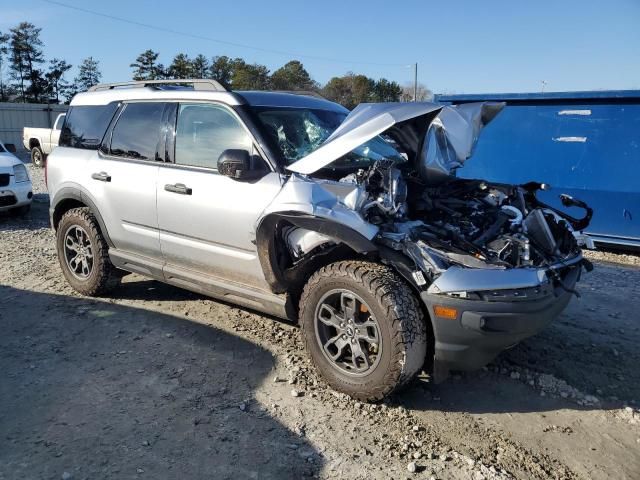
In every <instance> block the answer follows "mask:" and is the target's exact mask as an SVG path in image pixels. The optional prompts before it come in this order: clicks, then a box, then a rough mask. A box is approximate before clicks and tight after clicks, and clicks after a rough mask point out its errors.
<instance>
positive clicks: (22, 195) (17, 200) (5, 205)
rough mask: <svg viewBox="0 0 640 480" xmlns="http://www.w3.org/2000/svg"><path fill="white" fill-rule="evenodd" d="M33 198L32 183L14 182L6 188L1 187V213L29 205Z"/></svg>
mask: <svg viewBox="0 0 640 480" xmlns="http://www.w3.org/2000/svg"><path fill="white" fill-rule="evenodd" d="M32 198H33V187H32V185H31V182H20V183H14V182H12V183H10V184H9V185H7V186H6V187H0V212H3V211H6V210H11V209H13V208H16V207H22V206H24V205H29V204H30V203H31V199H32Z"/></svg>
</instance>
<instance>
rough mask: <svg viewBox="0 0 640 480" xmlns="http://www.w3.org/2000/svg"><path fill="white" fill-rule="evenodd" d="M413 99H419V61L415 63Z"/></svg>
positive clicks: (415, 100)
mask: <svg viewBox="0 0 640 480" xmlns="http://www.w3.org/2000/svg"><path fill="white" fill-rule="evenodd" d="M413 101H414V102H417V101H418V62H416V63H414V64H413Z"/></svg>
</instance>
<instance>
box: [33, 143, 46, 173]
mask: <svg viewBox="0 0 640 480" xmlns="http://www.w3.org/2000/svg"><path fill="white" fill-rule="evenodd" d="M31 163H32V164H33V165H35V166H36V167H38V168H42V167H44V153H43V152H42V149H41V148H40V147H33V148H32V149H31Z"/></svg>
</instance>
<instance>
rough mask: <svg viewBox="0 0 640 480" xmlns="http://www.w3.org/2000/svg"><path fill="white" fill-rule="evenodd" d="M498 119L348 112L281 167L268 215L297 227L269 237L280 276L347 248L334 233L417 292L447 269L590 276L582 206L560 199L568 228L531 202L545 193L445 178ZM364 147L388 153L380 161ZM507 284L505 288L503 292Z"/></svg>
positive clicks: (468, 112) (461, 111)
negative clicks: (359, 243) (274, 240)
mask: <svg viewBox="0 0 640 480" xmlns="http://www.w3.org/2000/svg"><path fill="white" fill-rule="evenodd" d="M503 107H504V104H492V103H479V104H466V105H460V106H456V107H440V106H434V105H429V104H424V105H420V104H395V105H390V104H362V105H360V106H359V107H357V108H356V109H355V110H354V111H353V112H351V114H350V115H349V116H348V117H347V119H345V120H344V122H343V123H342V124H341V125H340V126H339V127H338V128H337V129H336V130H335V131H334V132H333V133H332V134H331V136H330V137H329V138H328V139H327V140H325V142H324V143H323V144H322V145H321V146H320V147H318V148H317V149H316V150H314V151H313V152H312V153H310V154H308V155H306V156H305V157H304V158H302V159H301V160H299V161H298V162H296V163H294V164H293V165H291V166H289V167H288V169H289V170H291V171H293V172H295V173H294V175H292V176H291V177H290V178H289V180H288V181H287V183H286V184H285V187H284V188H283V191H282V194H281V195H280V197H279V198H278V202H275V204H274V206H273V211H274V212H277V211H285V212H287V215H294V216H296V219H295V221H293V220H291V222H292V223H291V224H290V225H289V226H284V227H283V228H281V229H280V228H276V230H277V231H278V232H279V233H278V234H277V235H278V236H280V238H282V240H284V244H285V245H286V247H287V250H288V255H285V257H288V258H284V257H280V258H279V259H278V260H277V263H278V264H279V268H280V269H281V271H285V272H286V271H289V272H291V271H293V270H295V269H296V268H297V266H298V265H302V264H304V263H305V262H308V261H310V259H311V261H312V257H313V256H314V255H315V254H317V253H324V252H327V251H328V250H330V249H331V248H333V247H339V246H340V245H341V244H342V243H344V242H345V241H346V242H347V243H348V240H347V237H350V239H351V240H353V235H352V234H349V233H344V232H343V235H342V237H341V236H340V235H332V233H335V231H336V230H335V229H337V228H339V226H344V227H346V228H347V229H348V231H350V232H357V234H356V237H358V234H359V235H361V238H362V239H363V240H365V242H370V243H369V245H373V246H374V247H373V249H374V250H377V251H378V253H379V254H380V256H381V257H383V258H382V260H383V261H384V260H385V258H384V255H388V256H395V260H393V261H392V262H393V263H394V265H396V267H398V265H399V264H401V263H403V262H404V263H405V267H406V269H405V270H406V271H405V272H404V273H403V274H404V275H405V276H407V274H409V275H410V276H411V277H412V280H413V282H414V283H415V284H417V285H418V286H421V287H423V286H428V285H431V284H432V283H433V282H435V280H436V279H437V278H438V277H439V276H440V275H441V274H442V273H444V272H446V271H447V270H449V269H450V268H451V267H459V268H463V269H484V270H512V271H513V270H514V269H517V270H520V271H524V270H529V271H534V270H536V269H537V270H542V271H547V270H548V271H549V272H550V273H549V274H550V275H551V276H552V277H553V278H555V279H557V280H558V282H557V283H559V284H560V286H563V285H562V280H561V279H560V277H561V276H560V275H556V274H555V273H554V271H555V270H556V269H561V268H564V267H568V266H570V265H574V264H576V262H580V263H582V265H584V266H585V268H587V269H589V268H590V265H589V263H588V262H587V261H586V260H583V259H582V255H581V246H583V245H584V244H585V243H586V242H588V237H586V236H584V235H583V234H582V233H581V231H582V230H583V229H585V228H586V227H587V226H588V224H589V222H590V220H591V217H592V214H593V211H592V210H591V208H589V207H588V206H587V205H586V204H584V203H583V202H581V201H580V200H577V199H574V198H572V197H570V196H568V195H564V194H562V195H560V199H561V202H562V205H563V206H564V207H567V208H570V207H573V208H577V209H582V210H583V212H584V213H583V215H582V216H581V217H580V218H575V217H573V216H571V215H569V214H568V213H567V212H565V211H564V210H560V209H558V208H554V207H551V206H550V205H547V204H545V203H543V202H542V201H540V200H539V199H538V198H537V196H536V194H537V192H538V191H539V190H547V189H549V188H550V187H549V186H548V185H546V184H542V183H537V182H529V183H526V184H522V185H508V184H500V183H492V182H488V181H484V180H472V179H462V178H458V177H457V176H456V174H455V171H456V170H457V169H458V168H460V167H461V166H462V165H463V164H464V162H465V161H466V160H467V159H468V158H469V157H471V155H472V153H473V149H474V146H475V144H476V142H477V140H478V136H479V132H480V130H481V129H482V128H483V127H484V125H486V124H487V123H488V122H489V121H491V119H493V118H494V117H495V116H496V115H497V114H498V113H499V111H500V110H501V109H502V108H503ZM373 139H378V140H375V141H378V142H379V143H380V142H382V143H384V144H385V145H386V146H387V148H386V149H380V145H379V144H375V143H371V142H372V140H373ZM363 142H364V143H363ZM367 142H368V143H367ZM389 148H390V151H391V153H392V154H391V155H388V154H387V152H388V151H389ZM372 151H374V152H375V151H377V152H378V153H379V155H377V156H376V155H372V154H371V152H372ZM334 162H335V163H334ZM296 174H297V175H296ZM301 206H303V207H301ZM266 213H270V212H266ZM300 215H302V216H303V217H304V218H306V219H318V218H319V219H322V221H321V222H320V223H321V224H322V226H321V225H320V224H318V223H315V224H313V225H309V224H306V225H309V228H307V226H306V225H305V223H304V222H303V221H302V220H301V217H300ZM290 218H292V217H290ZM278 225H282V224H278ZM327 225H328V226H327ZM274 226H275V224H274ZM340 228H342V227H340ZM349 247H351V248H352V249H354V250H356V251H358V252H360V253H362V251H371V249H368V250H367V247H366V245H365V246H363V248H362V249H361V250H359V249H358V248H354V245H349ZM312 253H313V255H312ZM565 273H566V269H565ZM505 278H507V277H505ZM509 278H512V277H511V276H509ZM516 283H517V282H516ZM534 283H535V282H534ZM512 284H513V285H514V283H513V282H511V281H510V280H509V281H505V282H504V285H505V287H504V288H510V287H509V285H512ZM567 290H568V289H567Z"/></svg>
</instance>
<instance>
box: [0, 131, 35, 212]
mask: <svg viewBox="0 0 640 480" xmlns="http://www.w3.org/2000/svg"><path fill="white" fill-rule="evenodd" d="M9 150H12V151H13V152H15V147H14V148H10V149H8V148H7V146H5V145H4V144H3V143H1V142H0V212H6V211H9V212H11V213H17V214H19V215H24V214H26V213H27V212H29V209H30V208H31V199H32V198H33V189H32V187H31V179H30V178H29V173H28V172H27V167H25V165H24V163H22V162H21V161H20V159H19V158H18V157H16V156H15V155H14V154H13V153H12V152H11V151H9Z"/></svg>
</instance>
